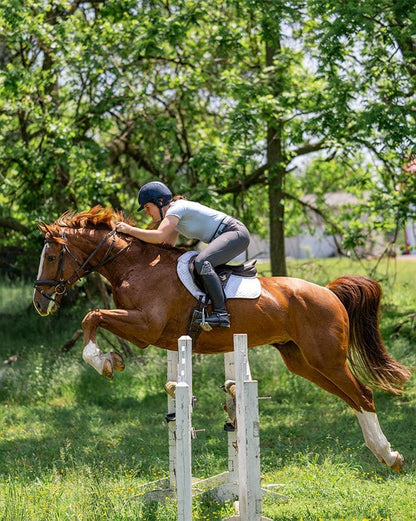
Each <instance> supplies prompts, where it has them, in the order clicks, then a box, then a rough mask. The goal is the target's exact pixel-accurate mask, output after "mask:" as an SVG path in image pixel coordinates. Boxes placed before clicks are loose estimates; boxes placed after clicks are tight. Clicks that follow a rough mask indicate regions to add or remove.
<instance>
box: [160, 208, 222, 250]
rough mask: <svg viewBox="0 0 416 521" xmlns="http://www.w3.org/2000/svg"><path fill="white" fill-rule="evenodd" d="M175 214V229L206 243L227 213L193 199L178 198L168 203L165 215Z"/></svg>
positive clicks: (190, 237)
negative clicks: (177, 220) (176, 218)
mask: <svg viewBox="0 0 416 521" xmlns="http://www.w3.org/2000/svg"><path fill="white" fill-rule="evenodd" d="M168 215H175V216H176V217H178V219H179V222H178V224H177V226H176V228H175V230H176V231H177V232H179V233H181V234H182V235H184V236H185V237H188V238H189V239H198V240H200V241H202V242H205V243H208V242H209V241H210V240H211V239H212V237H213V235H214V233H215V232H216V231H217V228H218V226H219V225H220V224H221V221H222V220H223V219H224V218H225V217H227V214H225V213H224V212H220V211H218V210H214V209H213V208H210V207H208V206H205V205H203V204H200V203H196V202H194V201H188V200H186V199H178V200H177V201H173V202H172V203H170V206H169V208H168V209H167V211H166V216H168Z"/></svg>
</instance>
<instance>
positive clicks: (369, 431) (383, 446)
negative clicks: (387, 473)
mask: <svg viewBox="0 0 416 521" xmlns="http://www.w3.org/2000/svg"><path fill="white" fill-rule="evenodd" d="M355 413H356V415H357V418H358V422H359V424H360V427H361V430H362V431H363V436H364V440H365V444H366V445H367V447H368V448H369V449H370V450H371V452H372V453H373V454H374V456H375V457H376V458H377V459H378V460H379V461H381V462H383V463H385V464H386V465H387V466H388V467H390V468H391V469H392V470H394V471H395V472H401V471H402V470H403V463H404V459H403V456H402V455H401V454H400V453H399V452H397V451H392V450H391V446H390V443H389V442H388V440H387V438H386V437H385V435H384V434H383V431H382V430H381V427H380V425H379V423H378V418H377V414H376V413H375V412H367V411H363V410H361V411H355Z"/></svg>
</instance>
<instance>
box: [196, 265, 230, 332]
mask: <svg viewBox="0 0 416 521" xmlns="http://www.w3.org/2000/svg"><path fill="white" fill-rule="evenodd" d="M204 264H205V263H204ZM207 264H209V266H210V267H211V269H210V270H208V269H203V270H202V272H201V274H200V275H201V278H202V282H203V284H204V288H205V291H206V292H207V295H208V296H209V298H210V299H211V303H212V312H211V315H210V316H209V317H207V318H206V319H205V322H206V323H208V324H209V325H210V326H214V327H215V326H216V327H230V316H229V314H228V313H227V309H226V307H225V295H224V291H223V289H222V285H221V281H220V278H219V277H218V275H217V274H216V272H215V271H214V269H213V268H212V266H211V264H210V263H207ZM204 268H206V267H205V266H204ZM195 323H196V324H201V323H202V319H200V318H198V319H196V320H195Z"/></svg>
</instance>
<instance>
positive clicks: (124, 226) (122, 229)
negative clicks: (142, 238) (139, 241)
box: [116, 222, 131, 234]
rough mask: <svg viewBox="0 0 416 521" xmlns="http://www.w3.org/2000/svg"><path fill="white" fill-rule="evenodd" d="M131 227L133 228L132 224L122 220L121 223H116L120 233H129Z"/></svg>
mask: <svg viewBox="0 0 416 521" xmlns="http://www.w3.org/2000/svg"><path fill="white" fill-rule="evenodd" d="M130 228H131V226H130V225H128V224H127V223H123V222H120V223H117V224H116V230H117V232H119V233H127V234H128V233H130Z"/></svg>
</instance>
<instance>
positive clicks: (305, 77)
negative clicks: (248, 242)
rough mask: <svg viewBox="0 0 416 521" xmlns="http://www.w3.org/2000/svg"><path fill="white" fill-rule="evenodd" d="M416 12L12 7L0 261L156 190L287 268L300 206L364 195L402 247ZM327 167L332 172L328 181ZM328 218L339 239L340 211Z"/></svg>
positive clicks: (6, 22)
mask: <svg viewBox="0 0 416 521" xmlns="http://www.w3.org/2000/svg"><path fill="white" fill-rule="evenodd" d="M415 9H416V8H415V6H414V5H413V4H412V3H411V2H399V3H397V2H393V1H392V0H383V2H382V5H379V4H374V5H373V4H371V2H361V3H357V2H356V1H354V0H348V1H346V2H344V1H343V2H340V1H335V2H332V3H331V4H330V5H329V4H327V3H322V2H321V1H316V0H308V1H307V2H305V1H303V0H302V1H297V0H285V1H274V2H270V1H265V0H255V1H254V0H232V1H229V2H225V3H224V2H223V1H221V0H211V1H210V2H207V1H205V0H204V1H199V2H195V1H194V0H176V1H175V2H173V3H172V2H162V1H154V2H136V1H130V0H128V1H125V0H123V1H120V0H111V1H106V2H98V1H95V0H91V1H89V2H81V3H80V2H72V3H71V2H67V1H66V0H54V1H53V2H52V1H51V0H45V1H40V0H36V1H30V2H29V1H27V0H24V1H22V2H17V1H12V2H9V3H8V5H7V6H3V7H1V8H0V28H1V36H0V186H1V196H0V202H1V208H0V219H1V222H0V226H1V230H2V234H1V235H0V248H4V247H6V246H9V245H10V244H12V245H13V246H16V245H19V247H21V250H22V251H23V252H27V251H28V250H29V251H30V250H34V249H35V247H36V239H35V237H36V234H35V233H34V231H33V230H34V222H35V221H36V220H37V219H44V220H46V221H52V220H54V219H55V218H57V217H58V216H59V215H60V214H61V213H63V212H64V211H66V210H68V209H71V210H84V209H86V208H87V207H89V206H91V205H93V204H96V203H100V204H103V205H107V204H110V205H112V206H114V207H116V208H122V209H124V210H125V211H126V212H127V213H131V212H133V211H134V209H135V206H136V204H135V195H136V192H137V189H138V188H139V186H141V185H142V184H143V183H144V182H146V181H148V180H150V179H155V178H157V179H160V180H162V181H164V182H166V183H168V184H169V185H170V186H171V187H172V189H173V191H175V192H176V193H182V194H184V195H188V196H191V197H193V198H196V199H197V200H200V201H203V202H206V203H208V204H213V205H216V206H219V207H224V208H226V209H227V211H231V212H232V213H234V214H236V216H237V217H241V218H245V220H246V221H247V223H248V225H249V227H250V229H251V230H253V231H254V232H258V233H260V234H263V235H267V234H269V235H270V239H271V243H272V247H271V251H272V259H273V266H275V262H274V261H275V260H276V259H275V258H274V257H275V256H276V255H277V256H279V259H280V261H281V264H280V267H283V265H284V262H285V259H284V250H283V239H284V233H285V223H286V222H287V223H288V234H289V235H291V234H293V233H295V232H296V231H299V230H300V229H302V227H303V226H305V223H306V224H310V221H311V218H310V215H309V214H308V213H306V212H305V211H304V209H305V200H304V195H305V193H316V194H317V195H318V197H319V196H320V194H322V193H323V190H324V189H325V190H326V191H327V192H333V191H335V190H339V189H340V188H341V187H342V189H344V190H346V191H348V192H350V191H352V190H354V188H355V187H357V179H359V180H360V181H359V182H361V181H363V180H364V181H365V184H366V188H365V189H366V190H367V191H369V192H370V193H371V198H370V199H371V205H370V206H369V207H368V208H367V211H370V210H371V216H370V218H369V219H368V223H367V226H366V228H367V229H366V231H365V234H366V235H368V234H370V235H371V234H373V233H374V230H375V229H376V230H377V231H380V229H382V231H383V232H385V231H387V232H389V231H390V230H391V229H392V222H394V223H396V224H397V225H399V224H402V223H403V221H404V220H405V219H406V216H407V215H408V213H409V207H408V205H406V204H404V201H405V200H407V201H408V200H409V198H412V197H413V195H412V194H413V191H414V186H413V188H411V187H410V186H408V188H407V189H406V190H405V191H403V192H402V195H401V196H400V201H402V202H403V204H402V202H400V204H396V203H394V201H393V199H394V198H393V191H394V190H396V188H395V187H396V180H397V179H399V178H400V177H401V176H402V175H403V170H402V167H403V163H404V161H405V160H406V158H407V157H409V155H408V154H409V153H412V150H413V149H414V143H413V134H414V132H413V128H414V111H413V105H414V94H413V93H414V91H415V89H414V77H415V74H414V60H415V55H414V46H413V45H412V44H411V42H412V38H413V34H414V24H415V23H416V22H415V20H416V16H415ZM313 154H315V155H313ZM316 154H319V157H320V159H321V160H322V161H328V162H329V163H330V164H331V166H330V167H328V168H325V172H324V173H322V175H321V173H319V170H318V169H317V168H315V167H314V159H315V158H316ZM311 162H312V166H311V167H309V166H308V164H309V163H311ZM346 165H348V168H346ZM302 177H303V178H305V179H306V178H307V180H306V182H302V183H301V182H299V178H302ZM323 177H325V182H324V183H323V184H322V180H323ZM413 184H414V183H413ZM305 190H306V192H305ZM406 194H407V195H406ZM285 205H286V207H287V211H286V212H285ZM388 205H390V208H391V210H390V211H389V213H388V215H387V213H386V211H385V209H386V207H387V206H388ZM249 206H251V207H252V208H251V209H249V208H248V207H249ZM280 210H282V211H281V212H280ZM318 210H319V211H323V210H325V213H322V218H323V219H324V220H327V221H328V226H329V229H331V228H333V223H332V215H331V212H329V213H328V212H327V209H325V207H324V206H322V205H321V206H320V207H318ZM275 213H276V214H277V215H275ZM373 214H374V215H373ZM301 215H302V216H303V218H302V219H301V220H299V216H301ZM16 223H18V224H20V227H19V226H17V225H16ZM266 223H267V225H266ZM276 223H277V224H276ZM346 224H347V226H344V234H345V241H344V247H345V248H346V249H352V248H356V247H357V246H358V243H357V242H356V241H357V240H361V238H360V237H361V236H360V234H359V233H358V234H357V230H356V226H352V227H351V230H350V226H349V225H348V223H346ZM21 226H23V227H24V230H23V231H22V229H21ZM350 231H351V233H350ZM20 264H21V261H20V259H19V265H20ZM273 269H275V268H273Z"/></svg>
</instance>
